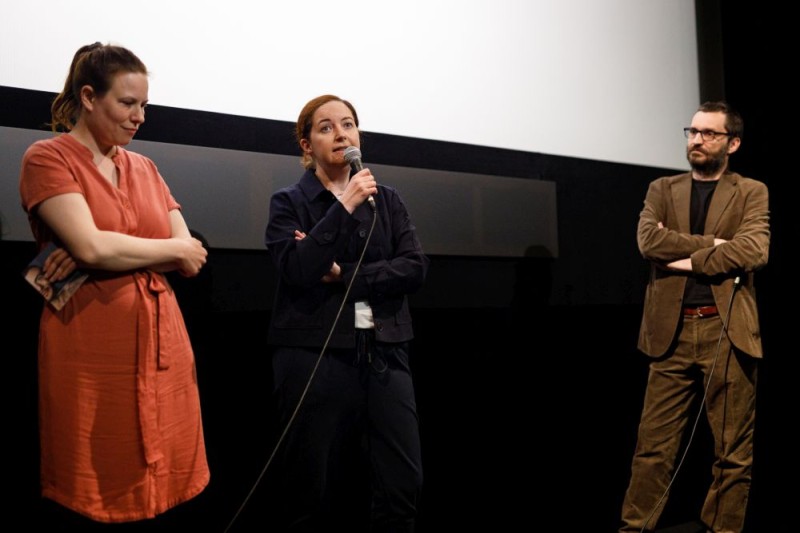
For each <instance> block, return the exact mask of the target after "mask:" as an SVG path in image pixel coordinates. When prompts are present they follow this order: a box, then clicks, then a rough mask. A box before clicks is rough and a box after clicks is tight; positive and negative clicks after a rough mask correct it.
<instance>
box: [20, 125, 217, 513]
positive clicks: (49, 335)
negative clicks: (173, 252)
mask: <svg viewBox="0 0 800 533" xmlns="http://www.w3.org/2000/svg"><path fill="white" fill-rule="evenodd" d="M114 162H115V164H116V166H117V170H118V174H119V185H118V187H115V186H113V185H112V184H111V183H110V182H109V181H108V180H106V179H105V178H104V177H103V176H102V175H101V174H100V173H99V171H98V170H97V168H96V167H95V165H94V163H93V162H92V154H91V152H90V151H89V149H88V148H86V147H85V146H83V145H82V144H80V143H79V142H78V141H76V140H75V139H74V138H72V137H71V136H70V135H66V134H62V135H58V136H55V137H53V138H51V139H46V140H42V141H38V142H36V143H34V144H33V145H31V147H30V148H28V150H27V151H26V153H25V155H24V157H23V161H22V169H21V175H20V194H21V198H22V205H23V208H24V209H25V211H26V212H27V213H28V218H29V221H30V224H31V229H32V231H33V234H34V236H35V238H36V241H37V243H38V244H39V246H40V247H41V246H43V245H44V244H46V243H47V242H49V241H51V240H54V238H55V237H54V235H53V234H52V232H51V231H50V230H49V228H48V227H47V226H46V225H45V224H44V222H43V221H42V220H41V219H39V218H38V217H37V216H36V207H37V206H38V205H39V204H40V203H41V202H42V201H43V200H46V199H47V198H50V197H52V196H55V195H59V194H64V193H73V192H75V193H80V194H83V195H84V197H85V198H86V201H87V202H88V204H89V207H90V209H91V211H92V215H93V217H94V220H95V223H96V224H97V227H98V228H100V229H101V230H108V231H116V232H120V233H126V234H129V235H134V236H137V237H144V238H154V239H161V238H168V237H170V222H169V212H170V211H171V210H173V209H179V208H180V206H179V205H178V203H177V202H176V201H175V199H174V198H173V197H172V195H171V194H170V191H169V188H168V187H167V185H166V184H165V183H164V180H163V179H162V177H161V175H160V174H159V172H158V169H157V168H156V166H155V164H154V163H153V162H152V161H151V160H150V159H148V158H146V157H144V156H141V155H139V154H135V153H133V152H130V151H126V150H124V149H122V148H120V147H118V150H117V154H116V155H115V156H114ZM89 272H90V276H89V278H88V279H87V281H86V282H84V283H83V285H81V287H80V288H79V289H78V290H77V292H76V293H75V294H74V295H73V296H72V298H70V300H68V301H67V302H66V304H65V305H64V307H63V308H62V309H61V310H60V311H55V310H54V309H53V308H51V307H50V306H49V305H46V306H45V307H44V309H43V311H42V315H41V321H40V330H39V362H38V365H39V427H40V440H41V487H42V495H43V496H44V497H46V498H50V499H52V500H54V501H56V502H58V503H60V504H62V505H64V506H66V507H68V508H70V509H73V510H75V511H77V512H79V513H81V514H83V515H86V516H88V517H90V518H92V519H94V520H97V521H102V522H124V521H132V520H139V519H144V518H152V517H154V516H155V515H157V514H159V513H162V512H164V511H166V510H167V509H169V508H171V507H173V506H175V505H177V504H179V503H181V502H184V501H186V500H188V499H190V498H193V497H194V496H196V495H197V494H199V493H200V492H201V491H202V490H203V489H204V488H205V487H206V486H207V484H208V482H209V477H210V474H209V469H208V463H207V461H206V450H205V445H204V440H203V426H202V420H201V413H200V399H199V394H198V386H197V377H196V373H195V361H194V353H193V350H192V346H191V344H190V340H189V337H188V334H187V331H186V327H185V324H184V321H183V316H182V315H181V311H180V309H179V307H178V302H177V300H176V298H175V294H174V293H173V291H172V288H171V287H170V285H169V283H168V282H167V280H166V279H165V277H164V276H163V275H162V274H159V273H156V272H152V271H149V270H145V269H142V270H135V271H127V272H108V271H95V270H91V271H89Z"/></svg>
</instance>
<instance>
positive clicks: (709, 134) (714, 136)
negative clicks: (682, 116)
mask: <svg viewBox="0 0 800 533" xmlns="http://www.w3.org/2000/svg"><path fill="white" fill-rule="evenodd" d="M698 133H699V134H700V138H701V139H703V141H704V142H705V141H708V142H714V141H716V140H718V139H722V138H723V137H730V136H731V134H730V133H726V132H724V131H714V130H698V129H696V128H683V134H684V135H685V136H686V138H687V139H694V138H695V137H696V136H697V134H698Z"/></svg>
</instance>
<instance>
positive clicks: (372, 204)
mask: <svg viewBox="0 0 800 533" xmlns="http://www.w3.org/2000/svg"><path fill="white" fill-rule="evenodd" d="M368 200H371V201H370V202H369V206H370V208H371V209H372V225H371V226H370V228H369V234H368V235H367V239H366V241H365V242H364V248H363V249H362V250H361V255H360V256H359V257H358V262H357V263H356V266H355V268H354V269H353V276H352V277H351V278H350V283H348V284H347V288H346V289H345V292H344V296H343V297H342V304H341V305H340V306H339V310H338V311H337V312H336V317H335V318H334V319H333V324H332V325H331V329H330V331H329V332H328V337H327V338H326V339H325V343H324V344H323V345H322V349H321V350H320V352H319V356H318V357H317V362H316V363H315V364H314V368H313V369H312V370H311V375H309V377H308V381H307V382H306V386H305V388H304V389H303V392H302V394H301V395H300V399H299V400H297V405H296V406H295V408H294V411H292V416H290V417H289V420H288V421H287V422H286V426H284V428H283V431H282V432H281V435H280V437H279V438H278V441H277V442H276V443H275V446H274V447H273V448H272V453H271V454H270V456H269V459H267V463H266V464H265V465H264V468H263V469H262V470H261V473H260V474H259V475H258V478H256V482H255V483H254V484H253V488H251V489H250V492H249V493H248V494H247V496H246V497H245V499H244V501H242V505H240V506H239V509H238V510H237V511H236V514H235V515H233V518H232V519H231V521H230V522H229V523H228V527H226V528H225V533H228V531H230V529H231V527H232V526H233V523H234V522H235V521H236V519H237V518H238V517H239V515H240V514H241V512H242V511H243V510H244V507H245V505H247V502H248V501H249V500H250V498H251V497H252V496H253V493H254V492H255V491H256V488H257V487H258V485H259V483H261V479H262V478H263V477H264V474H266V473H267V469H268V468H269V466H270V464H272V460H273V459H274V458H275V454H276V453H277V452H278V448H279V447H280V445H281V443H282V442H283V439H284V438H285V437H286V434H287V433H289V428H290V427H291V426H292V423H293V422H294V419H295V418H296V417H297V413H298V412H299V411H300V406H301V405H302V404H303V401H304V400H305V397H306V393H308V389H309V388H311V382H312V381H313V380H314V376H315V375H316V373H317V368H318V367H319V364H320V362H321V361H322V356H323V355H324V354H325V350H326V349H327V347H328V343H329V342H330V340H331V337H332V336H333V332H334V330H335V329H336V324H338V323H339V317H340V316H341V314H342V310H343V309H344V306H345V304H346V303H347V296H348V295H349V294H350V288H351V287H352V286H353V281H355V279H356V275H357V274H358V270H359V269H360V268H361V262H362V261H363V260H364V254H365V253H366V251H367V247H368V246H369V241H370V240H371V239H372V232H373V231H374V230H375V223H376V222H377V220H378V212H377V209H376V208H375V200H373V199H372V196H370V197H369V198H368Z"/></svg>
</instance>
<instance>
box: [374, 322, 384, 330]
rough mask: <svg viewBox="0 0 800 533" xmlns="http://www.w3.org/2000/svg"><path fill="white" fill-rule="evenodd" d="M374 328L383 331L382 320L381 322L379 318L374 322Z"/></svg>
mask: <svg viewBox="0 0 800 533" xmlns="http://www.w3.org/2000/svg"><path fill="white" fill-rule="evenodd" d="M375 329H377V330H378V331H383V322H381V321H380V320H378V321H377V322H375Z"/></svg>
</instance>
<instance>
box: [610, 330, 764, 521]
mask: <svg viewBox="0 0 800 533" xmlns="http://www.w3.org/2000/svg"><path fill="white" fill-rule="evenodd" d="M721 328H722V322H721V320H720V317H719V316H714V317H708V318H684V319H683V322H682V324H681V329H680V331H679V332H678V336H677V339H676V344H675V345H674V347H673V349H672V350H671V352H670V353H669V354H668V355H666V356H664V357H662V358H660V359H657V360H654V361H653V362H652V363H650V374H649V377H648V383H647V392H646V393H645V398H644V407H643V409H642V418H641V422H640V425H639V434H638V441H637V444H636V451H635V453H634V457H633V464H632V468H631V480H630V484H629V486H628V490H627V492H626V494H625V501H624V503H623V506H622V521H623V526H622V527H621V528H620V531H640V530H641V528H642V527H644V526H645V525H646V526H647V530H652V529H655V526H656V524H657V522H658V519H659V516H660V515H661V511H662V510H663V508H664V505H665V502H666V496H665V493H666V490H667V487H668V486H669V482H670V479H671V477H672V475H673V474H674V472H675V464H676V460H677V457H678V452H679V446H680V444H681V439H682V436H683V435H684V432H685V431H686V429H687V426H688V425H689V424H690V423H694V418H695V417H696V414H693V413H691V412H690V407H691V406H692V405H693V402H694V399H695V398H696V397H697V396H698V395H702V394H703V392H704V389H705V388H706V387H707V395H706V399H705V406H704V407H705V411H706V415H707V420H708V423H709V425H710V426H711V432H712V433H713V436H714V456H715V459H714V463H713V465H712V466H711V471H712V475H713V480H712V482H711V486H710V487H709V489H708V493H707V495H706V500H705V503H704V504H703V508H702V511H701V513H700V517H701V518H702V520H703V522H704V523H705V524H706V526H707V527H708V528H709V529H711V530H712V531H714V532H715V533H722V532H724V533H735V532H739V531H742V528H743V526H744V518H745V511H746V509H747V502H748V496H749V493H750V483H751V470H752V464H753V430H754V426H755V395H756V368H757V365H756V360H755V359H753V358H752V357H750V356H748V355H746V354H743V353H741V352H739V351H737V350H736V349H734V348H733V347H732V346H731V345H730V343H729V342H728V339H727V337H726V336H725V335H722V336H720V331H721ZM679 475H680V474H679ZM662 497H663V498H662Z"/></svg>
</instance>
